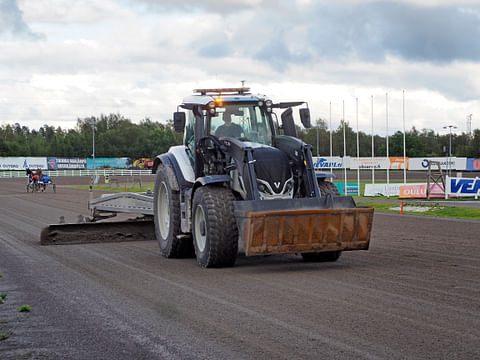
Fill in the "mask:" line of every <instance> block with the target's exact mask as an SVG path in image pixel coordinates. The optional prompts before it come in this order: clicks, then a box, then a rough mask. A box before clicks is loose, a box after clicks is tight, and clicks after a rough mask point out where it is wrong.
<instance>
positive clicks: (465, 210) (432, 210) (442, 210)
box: [356, 201, 480, 220]
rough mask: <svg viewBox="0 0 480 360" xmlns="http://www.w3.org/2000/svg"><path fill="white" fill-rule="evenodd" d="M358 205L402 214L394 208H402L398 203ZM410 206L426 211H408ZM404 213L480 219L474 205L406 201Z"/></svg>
mask: <svg viewBox="0 0 480 360" xmlns="http://www.w3.org/2000/svg"><path fill="white" fill-rule="evenodd" d="M356 203H357V205H358V206H368V207H373V208H374V209H375V211H379V212H386V213H394V214H400V210H392V208H400V204H398V203H393V202H392V203H386V202H382V203H375V202H362V201H357V202H356ZM408 206H415V207H425V208H427V210H426V211H422V212H419V211H408V210H406V209H405V208H406V207H407V208H408ZM403 213H404V214H406V215H419V216H434V217H445V218H454V219H470V220H480V208H474V207H457V206H450V205H446V206H443V205H439V204H435V205H428V204H419V203H410V204H409V203H404V211H403Z"/></svg>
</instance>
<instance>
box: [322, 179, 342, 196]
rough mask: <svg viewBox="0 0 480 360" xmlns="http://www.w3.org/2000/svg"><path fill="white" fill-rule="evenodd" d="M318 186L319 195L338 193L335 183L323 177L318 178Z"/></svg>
mask: <svg viewBox="0 0 480 360" xmlns="http://www.w3.org/2000/svg"><path fill="white" fill-rule="evenodd" d="M318 187H319V188H320V195H322V196H327V195H338V196H339V195H340V192H339V191H338V188H337V185H335V184H334V183H333V182H331V181H326V180H324V179H319V180H318Z"/></svg>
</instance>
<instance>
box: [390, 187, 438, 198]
mask: <svg viewBox="0 0 480 360" xmlns="http://www.w3.org/2000/svg"><path fill="white" fill-rule="evenodd" d="M444 196H445V192H444V191H443V186H440V185H438V184H430V197H434V198H443V197H444ZM398 197H399V198H400V199H415V198H421V199H422V198H427V184H420V185H402V186H400V195H399V196H398Z"/></svg>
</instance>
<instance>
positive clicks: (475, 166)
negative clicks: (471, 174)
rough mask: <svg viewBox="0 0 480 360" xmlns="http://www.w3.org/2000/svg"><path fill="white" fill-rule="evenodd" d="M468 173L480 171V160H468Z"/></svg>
mask: <svg viewBox="0 0 480 360" xmlns="http://www.w3.org/2000/svg"><path fill="white" fill-rule="evenodd" d="M467 170H468V171H480V159H467Z"/></svg>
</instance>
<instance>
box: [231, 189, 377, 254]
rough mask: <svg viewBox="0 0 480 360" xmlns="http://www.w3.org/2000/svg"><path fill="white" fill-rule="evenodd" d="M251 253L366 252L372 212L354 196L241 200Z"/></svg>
mask: <svg viewBox="0 0 480 360" xmlns="http://www.w3.org/2000/svg"><path fill="white" fill-rule="evenodd" d="M234 206H235V217H236V220H237V225H238V229H239V236H240V244H242V243H243V244H244V245H245V254H246V255H268V254H285V253H308V252H325V251H339V250H340V251H345V250H367V249H368V247H369V244H370V235H371V230H372V221H373V211H374V209H373V208H371V207H357V206H356V205H355V201H354V200H353V198H352V197H350V196H333V197H332V196H326V197H322V198H302V199H288V200H253V201H236V202H235V203H234Z"/></svg>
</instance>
